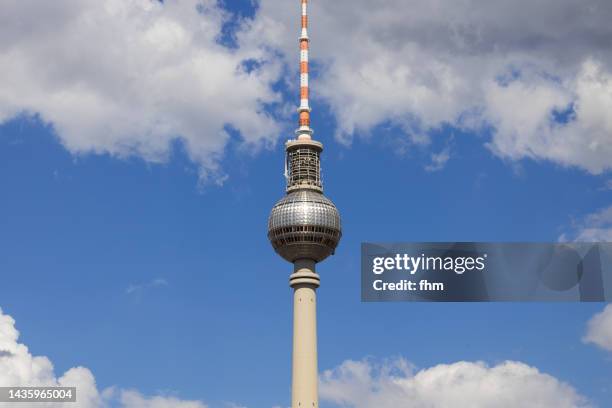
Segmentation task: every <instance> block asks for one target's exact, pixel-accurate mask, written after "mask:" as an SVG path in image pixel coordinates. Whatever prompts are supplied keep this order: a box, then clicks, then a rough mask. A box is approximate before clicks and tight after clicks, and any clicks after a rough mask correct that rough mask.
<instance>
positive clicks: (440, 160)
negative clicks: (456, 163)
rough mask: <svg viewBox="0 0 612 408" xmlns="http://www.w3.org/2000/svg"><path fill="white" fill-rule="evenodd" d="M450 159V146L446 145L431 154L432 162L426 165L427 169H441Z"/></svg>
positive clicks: (430, 170) (432, 170) (433, 170)
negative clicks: (439, 150)
mask: <svg viewBox="0 0 612 408" xmlns="http://www.w3.org/2000/svg"><path fill="white" fill-rule="evenodd" d="M449 159H450V148H449V147H446V148H444V149H443V150H442V151H441V152H439V153H433V154H432V155H431V163H430V164H428V165H427V166H425V170H426V171H429V172H435V171H440V170H442V169H443V168H444V166H446V163H447V162H448V160H449Z"/></svg>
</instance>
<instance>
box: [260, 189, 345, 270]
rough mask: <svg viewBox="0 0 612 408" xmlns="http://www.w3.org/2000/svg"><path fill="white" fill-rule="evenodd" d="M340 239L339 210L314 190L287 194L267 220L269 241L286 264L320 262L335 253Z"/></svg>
mask: <svg viewBox="0 0 612 408" xmlns="http://www.w3.org/2000/svg"><path fill="white" fill-rule="evenodd" d="M341 235H342V228H341V225H340V214H339V213H338V209H337V208H336V206H335V205H334V203H332V202H331V200H329V199H328V198H327V197H325V196H324V195H323V194H321V193H320V192H318V191H316V190H310V189H300V190H296V191H293V192H290V193H289V194H287V195H286V196H285V197H283V199H281V200H280V201H279V202H277V203H276V205H274V207H273V208H272V212H271V213H270V218H269V219H268V238H269V239H270V242H271V243H272V246H273V247H274V250H275V251H276V252H277V253H278V254H279V255H280V256H281V257H283V258H284V259H286V260H287V261H289V262H295V261H296V260H298V259H312V260H314V261H315V262H321V261H322V260H324V259H325V258H327V257H328V256H330V255H331V254H333V253H334V250H335V249H336V247H337V246H338V242H340V237H341Z"/></svg>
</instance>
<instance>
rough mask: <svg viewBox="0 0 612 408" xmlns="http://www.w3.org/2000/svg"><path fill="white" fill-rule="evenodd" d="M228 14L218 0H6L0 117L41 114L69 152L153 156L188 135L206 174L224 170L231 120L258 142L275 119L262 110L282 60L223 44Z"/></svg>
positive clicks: (273, 132)
mask: <svg viewBox="0 0 612 408" xmlns="http://www.w3.org/2000/svg"><path fill="white" fill-rule="evenodd" d="M229 17H230V16H229V15H228V14H227V13H226V12H225V11H224V10H223V9H222V8H221V7H220V6H219V5H218V4H217V2H216V1H215V0H184V1H177V0H167V1H165V2H163V3H162V2H158V1H152V0H127V1H126V0H104V1H99V0H57V1H53V2H40V1H36V0H6V1H2V2H1V3H0V123H2V122H4V121H7V120H9V119H11V118H14V117H15V116H17V115H20V114H23V113H25V114H29V115H39V116H40V118H41V119H42V120H43V121H44V122H47V123H49V124H51V125H52V126H53V128H54V130H55V132H56V134H57V136H58V138H59V139H60V141H61V142H62V143H63V145H64V146H65V147H66V148H67V149H68V150H69V151H71V152H72V153H75V154H82V153H89V152H94V153H107V154H111V155H115V156H119V157H125V156H130V155H137V156H139V157H142V158H144V159H145V160H148V161H153V162H159V161H164V160H166V159H167V157H168V155H169V154H170V152H171V146H172V143H173V141H174V140H181V141H182V142H183V143H184V146H185V150H186V152H187V154H188V155H189V157H190V158H191V159H192V160H193V161H194V162H195V163H197V164H198V165H199V167H200V171H201V176H202V177H203V178H207V177H213V180H222V174H220V173H221V169H220V168H219V164H218V162H219V158H220V157H221V155H222V153H223V149H224V147H225V145H226V143H227V141H228V138H229V137H230V135H229V129H235V130H237V131H239V132H240V135H241V138H242V141H243V142H244V143H250V144H256V145H260V144H266V143H270V142H273V141H274V140H275V139H276V137H277V136H278V129H279V127H278V124H277V123H276V121H275V120H273V119H272V117H271V116H270V115H269V114H268V113H266V110H265V109H264V108H265V106H266V104H271V103H275V102H277V101H278V95H277V94H276V93H274V92H273V91H272V89H271V85H272V84H273V83H274V82H275V81H276V80H277V78H278V74H279V71H278V64H277V63H275V62H274V61H273V60H272V59H271V58H269V55H268V53H267V52H266V51H265V50H264V49H263V48H260V47H258V46H256V45H253V44H244V43H242V42H241V41H240V40H237V41H238V43H237V44H236V47H233V48H230V47H226V46H223V45H221V44H220V37H221V35H222V29H223V26H224V24H225V23H226V22H227V21H228V18H229ZM242 29H243V25H242V24H240V23H239V24H238V28H237V32H238V33H240V32H241V30H242ZM247 62H251V64H250V65H249V64H247ZM253 62H257V63H256V64H255V63H253Z"/></svg>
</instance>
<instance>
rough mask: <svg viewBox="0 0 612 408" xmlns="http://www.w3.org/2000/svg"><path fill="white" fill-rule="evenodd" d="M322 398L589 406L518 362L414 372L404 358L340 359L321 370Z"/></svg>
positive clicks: (397, 404)
mask: <svg viewBox="0 0 612 408" xmlns="http://www.w3.org/2000/svg"><path fill="white" fill-rule="evenodd" d="M320 394H321V398H322V399H324V400H326V401H329V402H332V403H335V404H338V405H341V406H347V407H353V408H403V407H406V408H438V407H439V408H444V407H455V408H493V407H495V408H514V407H538V408H577V407H589V406H590V404H589V403H588V401H586V399H585V398H583V397H582V396H580V395H579V394H578V393H577V392H576V390H575V389H573V388H572V387H571V386H569V385H567V384H565V383H563V382H561V381H560V380H558V379H556V378H554V377H552V376H550V375H547V374H544V373H541V372H540V371H538V370H537V369H536V368H533V367H530V366H528V365H525V364H523V363H519V362H513V361H507V362H505V363H501V364H498V365H496V366H492V367H490V366H488V365H486V364H484V363H481V362H477V363H471V362H465V361H462V362H457V363H454V364H441V365H437V366H435V367H431V368H427V369H423V370H420V371H417V370H415V369H414V368H413V367H412V366H411V365H410V364H408V363H407V362H406V361H405V360H403V359H397V360H395V361H390V362H386V363H383V364H374V363H372V362H371V361H367V360H364V361H351V360H348V361H345V362H344V363H342V364H341V365H340V366H339V367H337V368H335V369H334V370H329V371H325V372H324V373H323V374H322V376H321V380H320Z"/></svg>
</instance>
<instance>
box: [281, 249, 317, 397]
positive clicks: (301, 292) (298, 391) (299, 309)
mask: <svg viewBox="0 0 612 408" xmlns="http://www.w3.org/2000/svg"><path fill="white" fill-rule="evenodd" d="M319 283H320V279H319V275H317V273H316V272H315V261H313V260H309V259H298V260H296V261H295V262H294V273H293V274H292V275H291V276H290V277H289V284H290V286H291V287H292V288H293V290H294V291H293V371H292V379H291V407H292V408H313V407H315V408H318V406H319V399H318V380H319V379H318V367H317V292H316V290H317V288H318V287H319Z"/></svg>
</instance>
